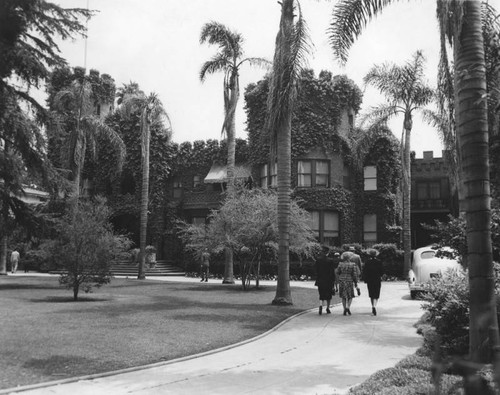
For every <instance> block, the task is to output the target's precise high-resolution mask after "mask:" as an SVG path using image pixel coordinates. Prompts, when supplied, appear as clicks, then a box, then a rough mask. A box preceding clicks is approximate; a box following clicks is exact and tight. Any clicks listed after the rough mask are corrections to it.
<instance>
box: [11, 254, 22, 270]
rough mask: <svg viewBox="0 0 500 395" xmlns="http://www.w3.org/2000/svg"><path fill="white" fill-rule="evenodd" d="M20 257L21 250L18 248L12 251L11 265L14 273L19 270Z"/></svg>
mask: <svg viewBox="0 0 500 395" xmlns="http://www.w3.org/2000/svg"><path fill="white" fill-rule="evenodd" d="M19 258H20V254H19V251H17V250H14V251H12V253H11V254H10V265H11V268H10V269H11V271H12V274H14V273H15V272H17V266H18V265H19Z"/></svg>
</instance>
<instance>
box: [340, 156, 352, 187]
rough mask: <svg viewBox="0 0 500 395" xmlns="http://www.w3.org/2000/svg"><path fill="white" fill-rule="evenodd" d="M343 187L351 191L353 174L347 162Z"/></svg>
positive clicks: (343, 173)
mask: <svg viewBox="0 0 500 395" xmlns="http://www.w3.org/2000/svg"><path fill="white" fill-rule="evenodd" d="M342 185H343V187H344V188H346V189H351V174H350V172H349V166H347V163H345V162H344V163H343V167H342Z"/></svg>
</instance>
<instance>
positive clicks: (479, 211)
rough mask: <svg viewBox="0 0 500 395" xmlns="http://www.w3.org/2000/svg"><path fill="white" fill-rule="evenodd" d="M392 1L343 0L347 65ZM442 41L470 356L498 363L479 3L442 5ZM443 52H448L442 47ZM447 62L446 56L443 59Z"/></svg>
mask: <svg viewBox="0 0 500 395" xmlns="http://www.w3.org/2000/svg"><path fill="white" fill-rule="evenodd" d="M390 3H391V1H390V0H386V1H382V2H381V1H376V0H372V1H367V0H342V1H341V2H340V3H338V4H337V6H336V7H335V8H334V11H333V20H332V24H331V29H330V41H331V44H332V47H333V49H334V52H335V53H336V55H337V56H338V57H339V58H340V59H341V60H342V61H345V60H347V55H348V51H349V48H350V47H351V45H352V44H353V43H354V40H355V39H356V38H357V37H358V36H359V35H360V34H361V32H362V30H363V28H364V27H365V26H366V24H367V23H368V21H369V20H370V19H371V18H372V17H374V16H375V15H377V14H379V13H380V12H381V11H382V10H383V8H384V7H385V6H386V5H388V4H390ZM437 16H438V19H439V25H440V31H441V42H442V43H445V39H447V40H448V42H449V43H450V44H451V45H452V46H453V60H454V65H455V73H454V81H453V87H454V99H455V100H454V102H455V103H454V109H455V114H456V129H457V136H458V145H459V153H460V167H461V176H462V177H463V178H462V182H463V183H464V185H465V188H464V190H465V196H464V207H465V213H466V227H467V249H468V253H467V262H468V267H469V284H470V329H469V333H470V343H469V351H470V356H471V358H472V360H473V361H475V362H483V363H488V362H491V360H492V355H493V353H492V352H491V346H496V345H498V344H499V335H498V322H497V317H496V307H495V293H494V290H495V286H494V275H493V260H492V248H491V230H490V222H491V212H490V185H489V184H490V182H489V157H488V114H487V105H486V97H487V94H486V93H487V92H486V73H485V69H486V68H485V57H484V43H483V36H482V30H481V29H482V27H481V4H480V2H479V1H457V0H453V1H443V0H438V1H437ZM442 48H443V50H445V49H446V46H445V45H442ZM442 57H445V55H442Z"/></svg>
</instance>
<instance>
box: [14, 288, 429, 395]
mask: <svg viewBox="0 0 500 395" xmlns="http://www.w3.org/2000/svg"><path fill="white" fill-rule="evenodd" d="M420 304H421V302H419V301H414V300H411V299H410V297H409V292H408V286H407V284H406V283H402V282H398V283H383V285H382V294H381V300H380V302H379V307H378V308H377V310H378V313H379V314H378V315H377V316H376V317H374V316H372V315H371V307H370V303H369V299H368V297H367V290H366V285H365V284H362V295H361V297H360V298H356V299H355V300H354V301H353V304H352V306H351V310H352V314H353V315H352V316H350V317H349V316H343V315H342V308H341V306H335V307H334V308H333V310H332V311H333V314H328V315H326V314H323V315H321V316H320V315H318V312H317V310H316V309H313V310H309V311H307V312H305V313H302V314H299V315H297V316H295V317H293V318H292V319H289V320H287V321H285V322H284V323H282V324H280V325H278V327H276V328H274V329H273V330H271V331H269V332H267V333H266V334H265V335H264V336H259V337H258V338H256V339H255V340H253V341H247V342H243V343H239V344H237V345H234V346H231V347H226V348H224V349H222V350H220V351H218V350H216V351H215V352H209V353H205V354H200V355H196V356H193V357H189V358H183V359H181V360H174V361H169V362H165V363H160V364H156V365H154V366H151V367H146V368H144V367H143V368H138V369H133V370H132V371H130V370H129V371H127V372H123V373H117V374H112V375H106V376H104V377H97V378H91V379H83V380H79V381H74V382H70V383H65V384H58V385H51V386H46V387H44V388H37V389H32V390H28V391H23V392H22V394H37V395H38V394H61V395H63V394H64V395H66V394H71V395H83V394H89V395H95V394H106V395H109V394H140V395H152V394H217V395H220V394H231V395H234V394H266V395H268V394H287V395H288V394H297V395H299V394H300V395H304V394H344V393H346V392H347V391H348V389H349V388H350V387H352V386H354V385H356V384H359V383H361V382H363V381H364V380H366V379H367V378H368V377H369V376H370V375H371V374H373V373H375V372H376V371H378V370H380V369H384V368H388V367H391V366H394V365H395V364H396V363H397V362H398V361H399V360H400V359H402V358H404V357H405V356H406V355H409V354H412V353H414V352H415V350H416V349H417V348H418V347H419V346H420V345H421V343H422V338H421V337H420V336H419V335H417V334H416V330H415V328H414V327H413V324H414V323H415V322H416V321H417V320H418V319H419V318H420V316H421V315H422V311H421V309H420ZM256 319H258V318H256ZM10 393H15V392H10Z"/></svg>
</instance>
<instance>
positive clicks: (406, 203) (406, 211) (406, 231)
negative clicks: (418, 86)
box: [403, 113, 412, 276]
mask: <svg viewBox="0 0 500 395" xmlns="http://www.w3.org/2000/svg"><path fill="white" fill-rule="evenodd" d="M404 129H405V141H404V150H403V251H404V261H403V266H404V272H403V275H404V276H407V275H408V271H409V270H410V264H411V163H410V161H411V157H410V147H411V129H412V117H411V113H406V114H405V120H404Z"/></svg>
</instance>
